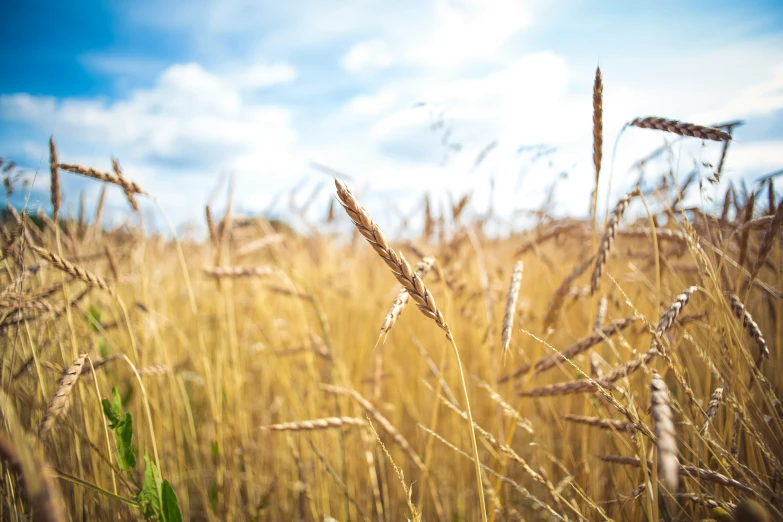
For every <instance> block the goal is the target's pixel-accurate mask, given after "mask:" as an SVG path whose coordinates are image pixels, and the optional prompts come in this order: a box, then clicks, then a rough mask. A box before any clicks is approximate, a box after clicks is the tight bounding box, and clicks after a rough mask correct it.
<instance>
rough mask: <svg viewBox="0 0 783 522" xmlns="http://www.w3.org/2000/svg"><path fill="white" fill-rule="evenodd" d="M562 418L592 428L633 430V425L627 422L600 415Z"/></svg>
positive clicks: (566, 416)
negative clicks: (604, 417)
mask: <svg viewBox="0 0 783 522" xmlns="http://www.w3.org/2000/svg"><path fill="white" fill-rule="evenodd" d="M563 419H565V420H567V421H568V422H573V423H574V424H584V425H586V426H592V427H594V428H601V429H604V430H616V431H621V432H622V431H631V430H635V429H636V428H634V426H633V425H632V424H631V423H629V422H625V421H622V420H618V419H603V418H601V417H585V416H584V415H565V416H563Z"/></svg>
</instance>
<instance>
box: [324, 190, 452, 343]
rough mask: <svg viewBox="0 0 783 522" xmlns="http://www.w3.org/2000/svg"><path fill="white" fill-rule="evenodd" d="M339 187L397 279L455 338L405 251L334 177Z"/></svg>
mask: <svg viewBox="0 0 783 522" xmlns="http://www.w3.org/2000/svg"><path fill="white" fill-rule="evenodd" d="M334 184H335V187H336V188H337V197H338V198H339V199H340V203H342V205H343V208H344V209H345V212H346V213H347V214H348V216H349V217H350V218H351V220H352V221H353V223H354V225H356V228H357V230H358V231H359V233H361V234H362V235H363V236H364V238H365V239H366V240H367V242H368V243H370V245H372V247H373V248H374V249H375V251H376V252H377V253H378V255H379V256H381V258H382V259H383V260H384V261H385V262H386V264H387V265H388V266H389V268H391V271H392V273H393V274H394V277H396V278H397V281H399V282H400V284H401V285H402V286H403V287H404V288H405V289H406V290H407V291H408V293H409V294H410V295H411V297H413V299H414V301H416V303H417V305H418V307H419V310H421V312H422V313H423V314H424V315H426V316H427V317H429V318H430V319H432V320H433V321H435V324H437V325H438V326H439V327H440V328H442V329H443V331H445V332H446V336H447V337H448V338H449V339H451V338H452V337H451V330H450V329H449V326H448V325H447V324H446V320H445V319H444V318H443V314H442V313H441V311H440V310H439V309H438V306H437V305H436V304H435V298H434V297H433V296H432V294H431V293H430V291H429V290H428V289H427V287H426V286H425V285H424V282H423V281H422V280H421V278H419V277H418V276H416V273H415V272H414V271H413V269H411V266H410V265H409V264H408V262H407V261H406V260H405V257H404V256H403V255H402V254H398V253H397V252H395V251H394V250H393V249H392V248H391V247H390V246H389V243H388V242H387V241H386V236H384V235H383V232H382V231H381V229H380V228H379V227H378V225H376V224H375V223H374V222H373V220H372V218H371V217H370V215H369V214H368V213H367V211H366V210H365V209H364V208H363V207H361V206H359V203H357V201H356V198H355V197H354V195H353V194H352V193H351V191H350V190H349V189H348V187H347V186H345V185H344V184H343V183H341V182H340V181H339V180H335V181H334Z"/></svg>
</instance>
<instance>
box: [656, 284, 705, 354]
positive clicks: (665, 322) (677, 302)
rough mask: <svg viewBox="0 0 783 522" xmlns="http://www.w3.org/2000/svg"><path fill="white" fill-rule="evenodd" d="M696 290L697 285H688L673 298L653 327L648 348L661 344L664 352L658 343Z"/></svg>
mask: <svg viewBox="0 0 783 522" xmlns="http://www.w3.org/2000/svg"><path fill="white" fill-rule="evenodd" d="M696 290H698V288H697V287H695V286H690V287H688V288H686V289H685V290H683V291H682V293H681V294H680V295H678V296H677V297H676V298H675V299H674V302H673V303H672V304H671V305H670V306H669V309H668V310H666V313H665V314H663V315H662V316H661V320H660V321H659V322H658V326H656V327H655V335H654V336H653V338H652V340H651V341H650V349H653V348H655V347H656V345H658V346H661V352H664V350H663V345H662V344H660V341H661V340H662V339H663V336H664V334H665V333H666V332H668V331H669V329H671V327H672V325H673V324H674V321H675V320H676V319H677V317H678V316H679V315H680V312H682V309H683V308H685V305H687V304H688V302H689V301H690V299H691V294H693V292H695V291H696Z"/></svg>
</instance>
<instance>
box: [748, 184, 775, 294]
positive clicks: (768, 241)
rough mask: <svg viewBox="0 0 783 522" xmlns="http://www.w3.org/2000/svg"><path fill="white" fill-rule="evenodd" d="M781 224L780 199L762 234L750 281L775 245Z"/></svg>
mask: <svg viewBox="0 0 783 522" xmlns="http://www.w3.org/2000/svg"><path fill="white" fill-rule="evenodd" d="M772 197H773V200H772V201H773V202H774V194H773V196H772ZM781 223H783V199H781V200H780V203H778V208H777V210H776V211H775V214H774V216H773V218H772V221H771V222H770V224H769V227H768V228H767V230H766V232H764V238H763V239H762V240H761V246H760V247H759V253H758V255H757V256H756V262H755V263H754V264H753V270H751V271H750V280H751V281H752V280H753V279H755V278H756V276H757V275H758V274H759V271H760V270H761V267H762V266H764V263H765V262H766V261H767V256H769V253H770V251H771V250H772V245H773V244H774V243H775V241H776V238H777V237H778V232H780V226H781Z"/></svg>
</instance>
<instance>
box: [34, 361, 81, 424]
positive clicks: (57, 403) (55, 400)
mask: <svg viewBox="0 0 783 522" xmlns="http://www.w3.org/2000/svg"><path fill="white" fill-rule="evenodd" d="M86 358H87V352H82V353H80V354H79V357H78V358H76V359H75V360H74V361H73V363H72V364H71V365H70V366H69V367H68V368H67V369H66V370H65V372H64V373H63V376H62V378H61V379H60V383H59V385H58V386H57V391H55V392H54V396H53V397H52V400H51V401H50V402H49V406H48V407H47V408H46V414H45V415H44V417H43V420H42V421H41V425H40V426H39V427H38V434H39V435H40V436H44V435H45V434H46V432H47V431H49V430H50V429H51V428H52V426H54V423H55V421H56V420H57V417H59V416H61V415H64V413H65V411H67V409H68V401H69V396H70V395H71V392H72V391H73V387H74V385H75V384H76V381H78V380H79V376H80V375H81V373H82V367H83V366H84V361H85V359H86Z"/></svg>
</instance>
